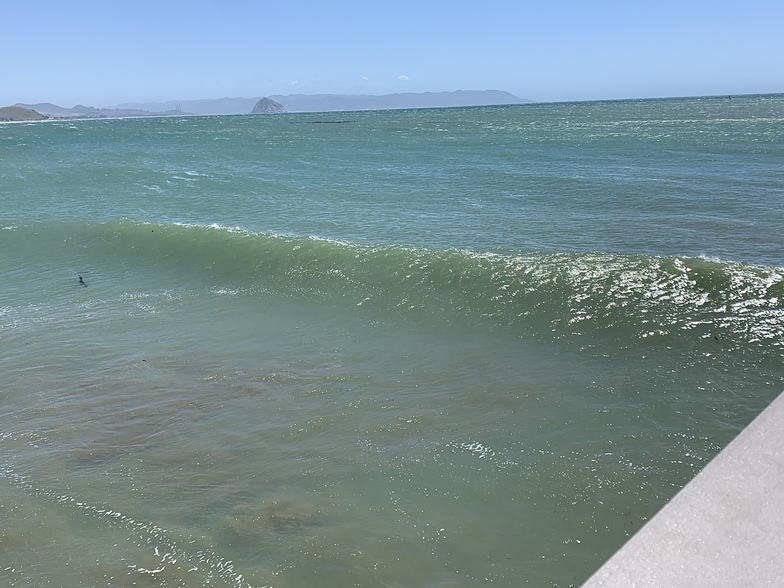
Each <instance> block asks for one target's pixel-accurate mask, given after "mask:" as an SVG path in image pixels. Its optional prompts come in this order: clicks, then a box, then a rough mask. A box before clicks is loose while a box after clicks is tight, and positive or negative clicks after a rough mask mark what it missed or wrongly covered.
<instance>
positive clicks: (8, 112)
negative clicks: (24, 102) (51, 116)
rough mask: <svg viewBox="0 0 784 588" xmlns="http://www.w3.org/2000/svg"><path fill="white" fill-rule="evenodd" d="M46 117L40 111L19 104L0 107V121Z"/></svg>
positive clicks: (41, 118)
mask: <svg viewBox="0 0 784 588" xmlns="http://www.w3.org/2000/svg"><path fill="white" fill-rule="evenodd" d="M45 118H46V117H45V116H44V115H43V114H41V113H40V112H36V111H35V110H32V109H30V108H22V107H21V106H4V107H2V108H0V122H9V121H13V122H17V121H24V120H44V119H45Z"/></svg>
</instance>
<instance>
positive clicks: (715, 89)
mask: <svg viewBox="0 0 784 588" xmlns="http://www.w3.org/2000/svg"><path fill="white" fill-rule="evenodd" d="M0 22H2V25H3V26H2V34H0V51H2V66H0V106H6V105H12V104H16V103H28V104H34V103H38V102H53V103H55V104H58V105H60V106H65V107H71V106H74V105H75V104H84V105H88V106H96V107H109V106H114V105H117V104H120V103H124V102H148V101H150V102H163V101H168V100H191V99H200V98H223V97H245V98H255V97H262V96H270V95H288V94H376V95H377V94H389V93H395V92H437V91H452V90H489V89H493V90H505V91H508V92H511V93H512V94H514V95H516V96H518V97H520V98H526V99H530V100H534V101H537V102H558V101H572V100H602V99H622V98H658V97H670V96H709V95H725V94H726V95H729V94H756V93H778V92H784V32H783V31H784V26H783V25H784V1H782V0H745V1H742V2H738V1H737V0H735V1H733V2H729V1H725V0H712V1H707V0H694V1H690V0H678V1H671V0H658V1H656V2H635V1H634V0H625V1H615V0H590V1H589V0H580V1H578V0H549V1H542V0H536V1H532V0H484V1H483V2H477V1H476V0H473V1H471V2H468V1H466V0H450V1H442V0H433V1H429V0H418V1H412V0H395V1H394V2H391V1H387V2H383V3H380V2H373V1H372V0H366V1H365V2H354V1H343V0H332V1H329V2H328V1H325V0H320V1H313V0H299V1H294V2H289V1H285V0H276V1H274V2H271V1H268V0H255V1H239V0H196V1H190V2H185V1H179V0H157V1H154V2H153V1H148V0H135V1H134V0H128V1H126V2H113V1H109V2H107V1H106V0H103V1H101V2H97V1H92V0H71V1H70V2H53V1H50V0H39V1H36V2H23V1H22V0H5V1H4V7H3V9H2V11H1V14H0Z"/></svg>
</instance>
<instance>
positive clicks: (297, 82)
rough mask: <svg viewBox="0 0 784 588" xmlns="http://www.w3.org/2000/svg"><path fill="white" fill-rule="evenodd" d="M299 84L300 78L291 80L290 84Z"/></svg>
mask: <svg viewBox="0 0 784 588" xmlns="http://www.w3.org/2000/svg"><path fill="white" fill-rule="evenodd" d="M297 84H299V80H291V81H290V82H289V86H296V85H297Z"/></svg>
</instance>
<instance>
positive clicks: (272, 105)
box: [250, 98, 286, 114]
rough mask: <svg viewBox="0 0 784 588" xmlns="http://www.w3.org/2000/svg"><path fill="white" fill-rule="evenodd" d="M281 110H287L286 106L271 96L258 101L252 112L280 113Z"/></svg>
mask: <svg viewBox="0 0 784 588" xmlns="http://www.w3.org/2000/svg"><path fill="white" fill-rule="evenodd" d="M281 112H286V108H285V107H284V106H283V105H282V104H281V103H280V102H275V101H274V100H270V99H269V98H262V99H261V100H259V101H258V102H256V106H254V107H253V110H251V111H250V113H251V114H279V113H281Z"/></svg>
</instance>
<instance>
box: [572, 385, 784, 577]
mask: <svg viewBox="0 0 784 588" xmlns="http://www.w3.org/2000/svg"><path fill="white" fill-rule="evenodd" d="M635 586H636V587H642V586H646V587H647V586H651V587H653V586H656V587H681V586H682V587H684V588H685V587H688V588H694V587H702V586H705V587H708V586H710V587H711V588H716V587H724V586H726V587H732V588H736V587H742V586H784V394H782V395H780V396H779V397H778V398H777V399H776V400H774V401H773V402H772V403H771V405H770V406H769V407H768V408H767V409H765V410H764V411H763V412H762V414H761V415H759V416H758V417H757V418H756V419H755V420H754V421H753V422H752V423H751V424H750V425H749V426H748V427H747V428H746V429H744V430H743V431H742V432H741V433H740V435H738V436H737V437H736V438H735V439H734V440H733V441H732V443H730V444H729V445H728V446H727V447H726V448H725V449H724V450H723V451H722V452H721V453H719V455H717V456H716V457H715V458H714V459H713V460H712V461H711V462H710V463H709V464H708V465H707V466H706V467H705V468H704V469H703V470H702V471H701V472H700V473H699V474H698V475H697V476H696V477H695V478H694V480H692V481H691V482H689V484H687V485H686V486H685V487H684V488H683V489H682V490H681V491H680V492H679V493H678V494H677V495H676V496H675V497H674V498H673V499H672V500H671V501H670V502H669V503H667V504H666V505H665V506H664V508H662V510H661V511H659V513H658V514H657V515H656V516H654V517H653V518H652V519H651V520H650V521H649V522H648V523H647V524H646V525H645V526H644V527H643V528H642V529H640V531H639V532H638V533H637V534H636V535H634V536H633V537H632V538H631V539H630V540H629V541H628V542H627V543H626V545H624V546H623V547H622V548H621V549H620V550H619V551H618V552H617V553H616V554H615V555H614V556H613V557H612V558H610V560H609V561H608V562H607V563H606V564H605V565H604V566H602V567H601V568H600V569H599V571H597V572H596V573H595V574H594V575H593V576H592V577H591V578H590V579H589V580H588V581H587V582H586V583H585V584H583V588H600V587H601V588H615V587H618V588H621V587H623V588H629V587H635Z"/></svg>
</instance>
